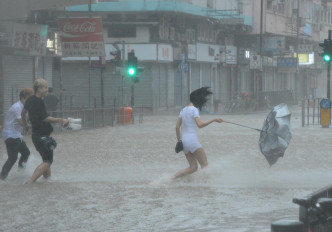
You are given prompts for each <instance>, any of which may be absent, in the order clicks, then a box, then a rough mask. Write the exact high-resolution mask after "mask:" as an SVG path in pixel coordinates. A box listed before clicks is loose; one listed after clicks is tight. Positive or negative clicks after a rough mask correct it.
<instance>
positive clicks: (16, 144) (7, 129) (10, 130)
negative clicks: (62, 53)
mask: <svg viewBox="0 0 332 232" xmlns="http://www.w3.org/2000/svg"><path fill="white" fill-rule="evenodd" d="M31 95H33V89H32V88H24V89H22V90H21V92H20V100H19V101H17V102H16V103H15V104H14V105H12V106H11V107H10V108H9V110H8V112H7V114H6V118H5V123H4V125H3V129H2V139H3V140H4V141H5V144H6V148H7V153H8V159H7V161H6V162H5V164H4V165H3V167H2V170H1V173H0V179H1V180H4V179H6V178H7V176H8V173H9V172H10V170H11V168H12V167H13V165H14V164H15V162H16V160H17V158H18V153H21V157H20V160H19V162H18V166H19V167H20V168H23V167H24V164H25V163H26V162H27V160H28V158H29V155H30V150H29V148H28V147H27V145H26V144H25V142H24V140H23V135H22V132H23V130H24V129H27V128H24V126H23V122H22V116H21V113H22V110H23V107H24V104H25V101H26V100H27V99H28V98H29V97H30V96H31Z"/></svg>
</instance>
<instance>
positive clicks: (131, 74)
mask: <svg viewBox="0 0 332 232" xmlns="http://www.w3.org/2000/svg"><path fill="white" fill-rule="evenodd" d="M127 74H128V75H129V76H135V74H136V69H135V68H133V67H129V68H127Z"/></svg>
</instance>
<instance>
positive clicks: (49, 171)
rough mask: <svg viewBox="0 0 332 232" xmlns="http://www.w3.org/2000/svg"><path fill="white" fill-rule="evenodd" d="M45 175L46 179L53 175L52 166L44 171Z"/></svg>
mask: <svg viewBox="0 0 332 232" xmlns="http://www.w3.org/2000/svg"><path fill="white" fill-rule="evenodd" d="M43 176H44V178H45V179H48V178H50V177H51V166H50V168H49V169H48V170H47V171H46V172H44V173H43Z"/></svg>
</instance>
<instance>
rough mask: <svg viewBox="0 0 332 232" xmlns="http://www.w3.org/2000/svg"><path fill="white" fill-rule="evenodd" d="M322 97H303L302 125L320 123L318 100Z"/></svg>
mask: <svg viewBox="0 0 332 232" xmlns="http://www.w3.org/2000/svg"><path fill="white" fill-rule="evenodd" d="M321 100H322V98H314V99H312V100H310V99H303V100H302V102H301V115H302V127H304V126H305V125H307V126H309V125H319V124H320V105H319V103H320V101H321Z"/></svg>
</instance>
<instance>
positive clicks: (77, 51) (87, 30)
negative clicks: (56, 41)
mask: <svg viewBox="0 0 332 232" xmlns="http://www.w3.org/2000/svg"><path fill="white" fill-rule="evenodd" d="M58 24H59V31H60V40H61V48H62V56H71V57H87V56H92V57H97V56H105V48H104V39H103V31H102V23H101V18H97V17H93V18H59V19H58Z"/></svg>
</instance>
